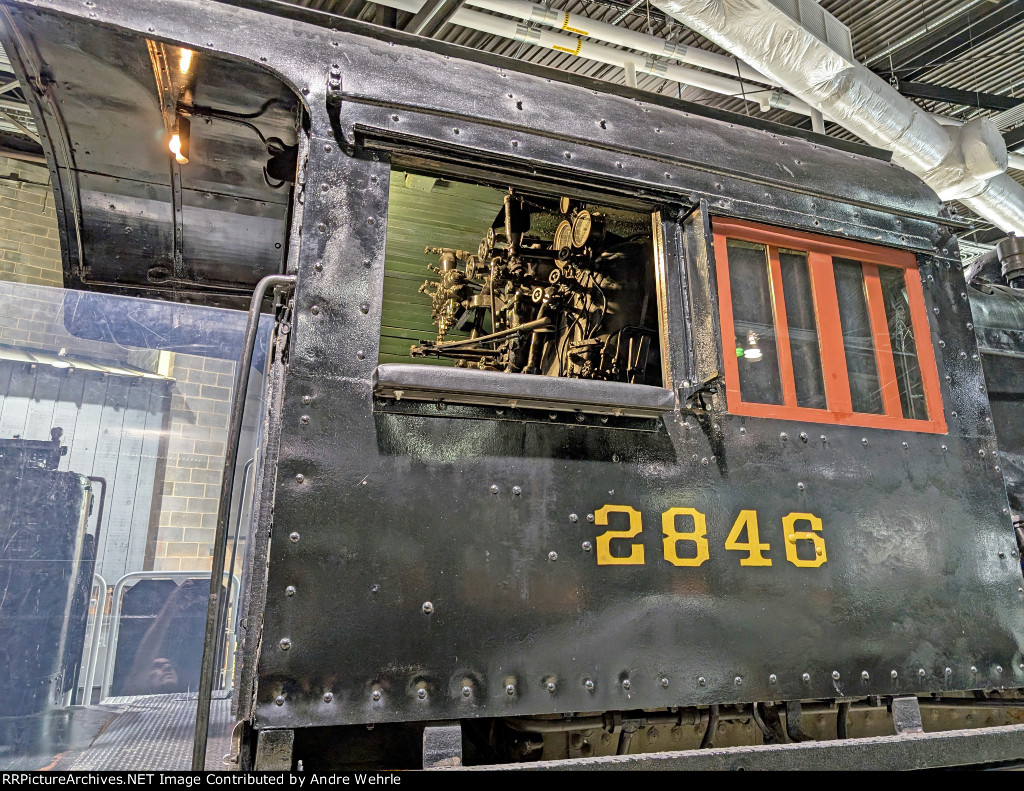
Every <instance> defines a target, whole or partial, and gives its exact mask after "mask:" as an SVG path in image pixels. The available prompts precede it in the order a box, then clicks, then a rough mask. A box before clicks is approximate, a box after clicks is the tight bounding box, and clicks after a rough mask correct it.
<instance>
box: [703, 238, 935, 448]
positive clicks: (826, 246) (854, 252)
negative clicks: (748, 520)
mask: <svg viewBox="0 0 1024 791" xmlns="http://www.w3.org/2000/svg"><path fill="white" fill-rule="evenodd" d="M712 232H713V238H714V245H715V268H716V270H717V279H718V310H719V316H720V320H721V325H722V339H723V344H722V345H723V347H724V346H725V340H726V339H728V338H732V337H734V336H735V324H734V321H733V311H732V285H731V282H730V280H729V260H728V251H727V240H729V239H735V240H740V241H745V242H753V243H758V244H763V245H765V246H766V248H767V251H768V267H769V280H770V285H771V300H772V306H771V307H772V316H773V318H774V321H775V333H776V342H777V349H778V356H779V373H780V376H781V378H782V398H783V403H782V404H761V403H753V402H748V401H743V400H742V398H741V396H740V374H739V363H738V360H737V358H736V355H735V354H730V351H731V350H730V349H727V348H723V364H724V366H725V390H726V405H727V409H728V410H729V412H731V413H733V414H736V415H749V416H751V417H770V418H779V419H785V420H806V421H808V422H813V423H831V424H835V425H846V426H863V427H867V428H887V429H898V430H904V431H918V432H925V433H930V434H945V433H946V420H945V416H944V412H943V407H942V391H941V387H940V385H939V374H938V369H937V367H936V364H935V351H934V349H933V348H932V342H931V330H930V328H929V326H928V311H927V308H926V307H925V302H924V290H923V289H922V287H921V279H920V277H919V276H918V268H917V259H916V258H915V256H914V254H913V253H910V252H907V251H905V250H892V249H889V248H885V247H878V246H876V245H870V244H864V243H863V242H854V241H850V240H846V239H833V238H830V237H824V236H817V235H815V234H810V233H804V232H801V231H792V230H788V229H782V228H773V227H771V226H767V225H760V224H757V223H752V222H747V221H746V220H736V219H729V218H716V219H714V220H713V223H712ZM780 247H785V248H789V249H793V250H801V251H804V252H806V253H807V254H808V255H807V259H808V267H809V270H810V280H811V295H812V298H813V301H814V316H815V321H816V322H817V329H818V349H819V354H820V357H821V365H822V373H823V375H824V380H825V382H824V384H825V400H826V403H827V404H828V409H813V408H810V407H801V406H798V405H797V400H796V381H795V378H794V375H793V358H792V355H791V352H790V345H789V325H788V322H787V320H786V305H785V301H784V298H783V293H782V268H781V265H780V263H779V254H778V249H779V248H780ZM834 257H835V258H849V259H853V260H856V261H859V262H860V263H861V265H862V268H863V273H864V284H865V296H866V298H867V305H868V315H869V319H870V324H871V335H872V339H873V343H874V348H875V362H876V365H877V368H878V379H879V385H880V388H881V393H882V405H883V409H884V414H881V415H876V414H868V413H864V412H854V411H853V401H852V396H851V391H850V379H849V374H848V372H847V368H846V351H845V348H844V346H843V328H842V325H841V324H840V319H839V298H838V296H837V293H836V282H835V273H834V271H833V264H832V259H833V258H834ZM879 266H889V267H894V268H900V269H902V270H903V272H904V278H905V282H906V286H907V298H908V301H909V303H910V318H911V326H912V328H913V331H914V343H915V345H916V346H917V359H918V365H919V366H920V369H921V382H922V385H923V388H924V393H925V406H926V407H927V410H928V418H927V419H924V420H921V419H911V418H905V417H903V408H902V406H901V404H900V394H899V385H898V383H897V380H896V366H895V362H894V360H893V354H892V346H891V343H890V340H889V326H888V321H887V320H886V316H885V304H884V302H883V300H882V285H881V280H880V279H879V274H878V267H879Z"/></svg>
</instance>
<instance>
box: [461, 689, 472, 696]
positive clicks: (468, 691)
mask: <svg viewBox="0 0 1024 791" xmlns="http://www.w3.org/2000/svg"><path fill="white" fill-rule="evenodd" d="M472 694H473V688H472V687H463V688H462V697H464V698H468V697H469V696H470V695H472Z"/></svg>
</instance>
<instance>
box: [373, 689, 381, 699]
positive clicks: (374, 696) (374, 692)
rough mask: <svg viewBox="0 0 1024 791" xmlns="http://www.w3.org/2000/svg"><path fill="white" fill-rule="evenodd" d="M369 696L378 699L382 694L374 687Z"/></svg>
mask: <svg viewBox="0 0 1024 791" xmlns="http://www.w3.org/2000/svg"><path fill="white" fill-rule="evenodd" d="M370 697H371V698H373V699H374V700H380V699H381V697H383V696H382V695H381V691H380V690H379V689H375V690H374V691H373V692H371V693H370Z"/></svg>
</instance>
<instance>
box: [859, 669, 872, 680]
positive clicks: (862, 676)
mask: <svg viewBox="0 0 1024 791" xmlns="http://www.w3.org/2000/svg"><path fill="white" fill-rule="evenodd" d="M860 679H861V681H870V680H871V674H870V673H869V672H868V671H866V670H862V671H861V672H860Z"/></svg>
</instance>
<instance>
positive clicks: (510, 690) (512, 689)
mask: <svg viewBox="0 0 1024 791" xmlns="http://www.w3.org/2000/svg"><path fill="white" fill-rule="evenodd" d="M505 694H506V695H515V694H516V685H515V684H506V685H505Z"/></svg>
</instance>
